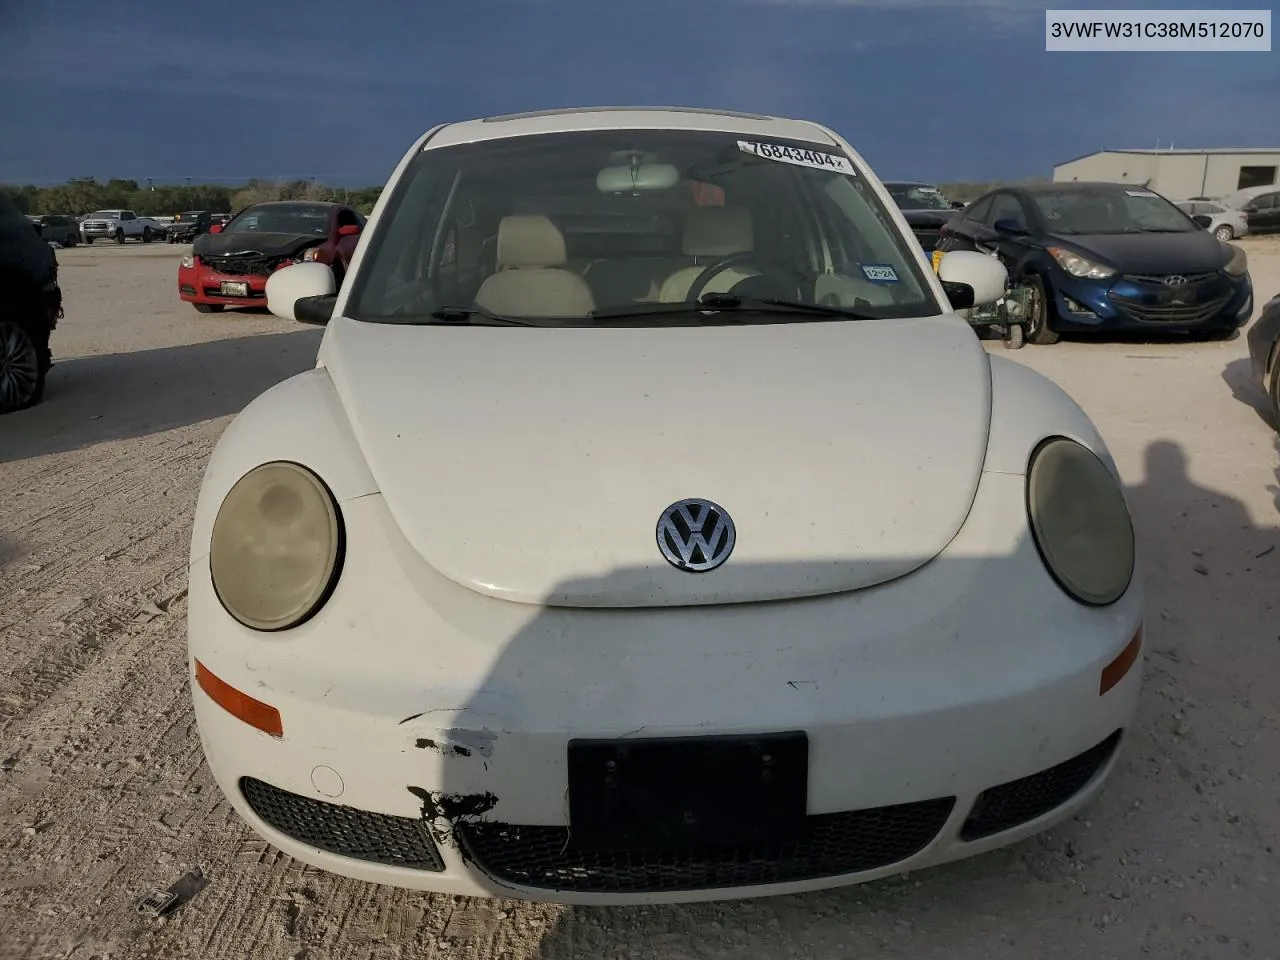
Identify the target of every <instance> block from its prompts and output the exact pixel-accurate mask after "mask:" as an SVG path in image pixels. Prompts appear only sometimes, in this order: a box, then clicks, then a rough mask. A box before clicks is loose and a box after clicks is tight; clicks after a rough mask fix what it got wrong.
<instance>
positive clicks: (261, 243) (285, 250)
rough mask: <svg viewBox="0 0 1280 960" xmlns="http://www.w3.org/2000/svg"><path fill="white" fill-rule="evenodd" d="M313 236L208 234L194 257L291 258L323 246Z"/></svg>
mask: <svg viewBox="0 0 1280 960" xmlns="http://www.w3.org/2000/svg"><path fill="white" fill-rule="evenodd" d="M323 242H324V237H317V236H316V235H315V234H313V233H256V232H252V231H249V232H245V233H204V234H201V235H200V236H199V237H197V238H196V242H195V245H194V246H193V247H192V253H194V254H195V255H196V256H201V257H231V256H236V255H238V254H249V255H251V256H263V257H288V256H292V255H293V254H295V253H297V252H298V251H300V250H302V249H304V248H306V247H312V246H315V245H316V244H318V243H323Z"/></svg>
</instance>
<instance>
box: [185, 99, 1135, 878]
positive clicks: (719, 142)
mask: <svg viewBox="0 0 1280 960" xmlns="http://www.w3.org/2000/svg"><path fill="white" fill-rule="evenodd" d="M1004 279H1005V278H1004V272H1003V269H1002V268H1001V267H1000V266H999V264H998V263H996V262H995V261H994V260H992V259H991V258H988V257H984V256H982V255H980V254H973V253H968V254H966V253H960V252H957V253H949V254H947V255H946V257H945V258H944V259H943V261H942V264H941V266H940V270H939V274H938V275H937V276H935V275H934V273H933V272H932V270H931V269H930V265H929V263H928V262H927V261H926V260H925V258H924V254H923V251H921V250H920V248H919V245H918V244H917V243H916V242H915V241H914V240H913V239H912V235H911V232H910V230H909V229H908V227H907V224H906V223H905V221H904V220H903V217H902V215H901V214H900V213H899V212H898V210H897V208H896V206H895V205H894V203H893V200H892V198H891V197H890V196H889V194H888V193H887V192H886V190H885V189H884V187H883V186H882V185H881V183H880V181H879V180H877V179H876V177H875V176H874V174H873V173H872V172H871V170H870V169H869V168H868V166H867V165H866V163H864V162H863V160H862V158H861V157H860V156H859V155H858V154H857V153H856V152H855V151H854V150H853V149H852V148H851V147H850V145H849V144H848V143H846V142H845V141H844V140H843V139H842V138H841V137H840V136H838V135H837V134H835V133H833V132H832V131H831V130H829V129H826V128H824V127H822V126H819V125H816V124H813V123H805V122H797V121H791V120H783V119H777V118H770V117H761V116H749V115H744V114H733V113H713V112H708V111H700V110H689V109H685V110H630V109H610V110H604V109H601V110H580V111H552V112H545V113H537V114H524V115H519V116H508V117H497V118H491V119H487V120H481V121H474V122H466V123H458V124H449V125H445V126H440V127H437V128H436V129H433V130H431V131H430V132H429V133H427V134H426V135H425V136H423V137H422V138H421V140H419V141H418V142H417V143H415V144H414V145H413V148H412V149H411V150H410V151H409V152H408V153H407V154H406V155H405V157H404V159H403V160H402V161H401V162H400V165H399V166H398V167H397V168H396V170H395V173H394V174H393V176H392V177H391V180H390V183H389V184H388V186H387V188H386V190H385V191H384V193H383V194H382V198H381V199H380V200H379V202H378V205H377V208H376V209H375V211H374V213H373V216H372V219H371V220H370V224H369V227H368V229H367V231H366V233H365V234H364V236H363V237H362V239H361V243H360V248H359V250H358V251H357V253H356V255H355V258H354V260H353V263H352V266H351V270H350V272H349V274H348V276H347V279H346V281H345V282H344V284H343V285H342V289H341V290H339V291H337V292H336V293H335V291H334V287H333V275H332V273H331V272H330V271H329V269H328V268H327V267H325V266H323V265H317V264H299V265H296V266H290V267H286V268H285V269H282V270H280V271H279V272H277V273H276V274H274V275H273V276H272V277H271V280H270V282H269V284H268V288H267V296H268V302H269V305H270V308H271V310H272V311H274V312H275V313H277V314H279V315H281V316H283V317H288V318H296V319H303V320H310V321H313V322H327V328H326V329H325V333H324V338H323V341H322V344H321V347H320V354H319V363H318V365H317V367H316V369H314V370H312V371H309V372H307V373H303V374H301V375H299V376H296V377H293V378H292V379H289V380H287V381H285V382H283V383H281V384H279V385H277V386H275V387H273V388H272V389H270V390H268V391H267V392H266V393H265V394H263V395H262V396H261V397H259V398H258V399H256V400H255V401H254V402H253V403H251V404H250V405H249V406H248V408H246V409H245V410H244V412H243V413H241V414H240V415H239V417H237V418H236V420H235V421H234V422H233V423H232V425H231V426H230V427H229V428H228V429H227V431H226V433H225V434H224V436H223V437H222V439H221V441H220V443H219V444H218V447H217V450H216V452H215V453H214V455H213V458H212V460H211V462H210V464H209V467H208V473H207V475H206V477H205V481H204V486H203V489H202V491H201V494H200V500H199V505H198V508H197V511H196V517H195V528H194V533H193V539H192V549H191V568H190V657H191V669H192V696H193V697H194V700H195V707H196V713H197V716H198V719H199V727H200V734H201V737H202V740H203V745H204V751H205V756H206V757H207V759H208V763H209V766H210V768H211V769H212V771H213V774H214V776H215V777H216V779H217V781H218V783H219V785H220V786H221V788H222V790H223V791H224V792H225V794H226V796H227V797H228V799H229V800H230V801H231V803H232V805H233V806H234V807H235V809H236V810H237V811H238V812H239V814H240V815H241V816H242V817H243V818H244V819H245V821H247V822H248V823H249V825H250V826H251V827H252V828H253V829H254V830H255V831H257V832H258V833H259V834H261V835H262V836H263V837H265V838H266V839H267V840H269V841H270V842H271V843H272V844H274V845H275V846H276V847H278V848H280V849H281V850H284V851H285V852H287V853H289V854H291V855H293V856H294V857H297V858H298V859H299V860H302V861H305V862H307V863H311V864H314V865H316V866H318V867H322V868H324V869H326V870H331V871H334V872H337V873H340V874H345V875H347V876H351V877H357V878H362V879H365V880H369V881H376V882H379V883H387V884H394V885H399V886H404V887H415V888H420V889H424V890H434V891H441V892H445V893H450V894H469V895H491V896H504V897H516V898H529V899H552V900H558V901H563V902H582V903H627V902H654V901H677V900H696V899H719V898H729V897H740V896H756V895H761V894H775V893H789V892H797V891H804V890H812V889H816V888H820V887H826V886H834V885H840V884H851V883H858V882H862V881H865V880H871V879H874V878H877V877H882V876H885V875H888V874H892V873H897V872H901V871H906V870H916V869H919V868H921V867H925V866H928V865H931V864H937V863H941V862H944V861H948V860H953V859H957V858H960V857H965V856H968V855H971V854H976V853H980V852H982V851H986V850H990V849H992V848H994V847H999V846H1002V845H1005V844H1008V843H1012V842H1014V841H1016V840H1019V839H1022V838H1024V837H1027V836H1029V835H1031V834H1034V833H1036V832H1038V831H1040V830H1043V829H1044V828H1046V827H1048V826H1049V825H1050V824H1052V823H1054V822H1056V821H1058V820H1060V819H1062V818H1063V817H1066V816H1068V815H1069V814H1071V813H1073V812H1075V811H1076V810H1078V809H1079V808H1080V807H1081V806H1082V805H1084V804H1085V803H1087V802H1088V801H1089V800H1090V799H1091V798H1092V797H1093V796H1094V794H1095V793H1096V792H1097V791H1098V789H1099V787H1100V785H1101V784H1102V782H1103V780H1104V778H1105V777H1106V776H1107V774H1108V773H1109V771H1110V770H1111V768H1112V767H1113V765H1114V764H1115V762H1116V757H1117V750H1118V748H1119V746H1120V744H1121V743H1122V741H1123V739H1124V736H1125V733H1126V730H1127V729H1128V728H1129V727H1130V724H1131V723H1132V720H1133V717H1134V711H1135V706H1136V702H1137V698H1138V690H1139V685H1140V682H1141V669H1140V667H1138V666H1136V663H1137V660H1138V658H1139V652H1140V647H1141V643H1142V597H1141V593H1140V588H1139V583H1138V580H1137V578H1136V574H1135V567H1136V563H1135V550H1134V535H1133V528H1132V525H1131V522H1130V518H1129V514H1128V511H1127V509H1126V505H1125V500H1124V495H1123V492H1122V488H1121V486H1120V483H1119V479H1118V475H1117V472H1116V468H1115V465H1114V463H1113V461H1112V459H1111V457H1110V455H1109V454H1108V452H1107V450H1106V447H1105V446H1104V444H1103V441H1102V439H1101V438H1100V437H1099V435H1098V433H1097V432H1096V430H1095V429H1094V427H1093V426H1092V425H1091V423H1090V421H1089V420H1088V419H1087V418H1086V416H1085V415H1084V413H1083V412H1082V411H1081V410H1080V408H1079V407H1078V406H1077V405H1076V404H1075V403H1074V402H1072V400H1071V399H1070V398H1068V397H1067V396H1066V395H1065V394H1064V393H1063V392H1062V391H1061V390H1059V389H1058V388H1057V387H1056V386H1054V385H1053V384H1052V383H1051V382H1049V381H1048V380H1046V379H1044V378H1042V377H1040V376H1039V375H1037V374H1035V373H1033V372H1031V371H1030V370H1028V369H1027V368H1025V367H1023V366H1020V365H1018V364H1016V363H1013V362H1011V361H1008V360H1002V359H1000V358H994V357H989V356H988V355H987V353H986V352H985V351H984V350H983V348H982V345H981V344H980V343H979V341H978V339H977V337H976V336H975V334H974V333H973V331H972V330H971V329H970V328H969V326H968V324H967V323H966V322H965V321H964V320H963V319H961V318H960V317H958V316H957V315H956V314H955V313H954V310H955V309H959V308H962V307H966V306H969V305H971V304H972V303H974V302H975V301H976V302H979V303H983V302H990V301H992V300H994V299H996V298H998V297H999V296H1000V295H1001V294H1002V292H1003V288H1004Z"/></svg>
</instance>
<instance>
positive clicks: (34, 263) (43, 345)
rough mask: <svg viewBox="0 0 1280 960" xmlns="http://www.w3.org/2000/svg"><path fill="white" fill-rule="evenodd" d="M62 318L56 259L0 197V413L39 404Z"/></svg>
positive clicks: (2, 197)
mask: <svg viewBox="0 0 1280 960" xmlns="http://www.w3.org/2000/svg"><path fill="white" fill-rule="evenodd" d="M61 316H62V290H61V289H60V288H59V286H58V258H57V256H56V255H55V254H54V252H53V250H52V249H51V248H50V246H49V243H48V241H46V240H43V239H42V238H40V237H39V236H37V235H36V231H35V230H33V229H32V224H31V221H30V220H29V219H28V218H27V217H25V216H23V215H22V213H20V212H19V210H18V208H17V206H16V205H15V204H14V203H13V201H12V200H10V199H9V198H8V197H7V196H5V195H4V194H0V413H12V412H13V411H15V410H22V409H25V408H27V407H31V406H34V405H35V404H37V403H39V402H40V400H41V398H42V397H43V396H44V383H45V376H46V374H48V372H49V369H50V368H51V367H52V366H53V357H52V355H51V353H50V351H49V338H50V335H51V334H52V333H53V331H54V329H55V328H56V327H57V325H58V320H59V318H60V317H61Z"/></svg>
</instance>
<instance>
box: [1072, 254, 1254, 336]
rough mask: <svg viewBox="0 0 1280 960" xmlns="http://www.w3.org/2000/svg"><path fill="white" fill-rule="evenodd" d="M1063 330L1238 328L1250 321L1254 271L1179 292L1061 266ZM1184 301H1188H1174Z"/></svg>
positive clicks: (1176, 330)
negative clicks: (1073, 272) (1091, 276)
mask: <svg viewBox="0 0 1280 960" xmlns="http://www.w3.org/2000/svg"><path fill="white" fill-rule="evenodd" d="M1049 283H1050V286H1051V287H1052V290H1053V299H1054V307H1055V312H1056V317H1055V320H1054V323H1053V328H1054V329H1055V330H1057V331H1060V332H1063V333H1089V332H1098V333H1145V334H1150V333H1162V332H1167V333H1188V332H1194V331H1198V330H1218V329H1221V330H1227V329H1230V330H1234V329H1237V328H1239V327H1242V326H1244V325H1245V324H1246V323H1248V322H1249V317H1250V315H1251V314H1252V312H1253V285H1252V283H1251V281H1250V278H1249V276H1248V274H1246V275H1245V276H1243V277H1241V278H1239V279H1232V278H1226V277H1225V275H1219V276H1217V277H1215V278H1213V279H1207V280H1206V281H1204V282H1203V284H1202V285H1201V284H1190V285H1188V288H1187V289H1185V290H1181V291H1175V290H1173V289H1170V288H1164V287H1163V286H1161V285H1159V284H1156V283H1152V282H1145V281H1142V280H1132V279H1130V278H1128V277H1120V278H1118V279H1108V280H1088V279H1082V278H1079V277H1073V276H1071V275H1070V274H1069V273H1067V272H1066V271H1065V270H1061V269H1055V270H1054V271H1053V273H1052V275H1051V277H1050V278H1049ZM1175 299H1181V300H1182V301H1183V302H1180V303H1179V302H1174V301H1175Z"/></svg>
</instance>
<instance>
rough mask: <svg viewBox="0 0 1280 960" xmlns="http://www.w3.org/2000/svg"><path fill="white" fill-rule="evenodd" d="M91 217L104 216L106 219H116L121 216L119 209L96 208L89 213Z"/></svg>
mask: <svg viewBox="0 0 1280 960" xmlns="http://www.w3.org/2000/svg"><path fill="white" fill-rule="evenodd" d="M89 216H91V217H102V218H103V219H104V220H114V219H116V218H117V217H118V216H120V211H119V210H95V211H94V212H93V213H91V214H89Z"/></svg>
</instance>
